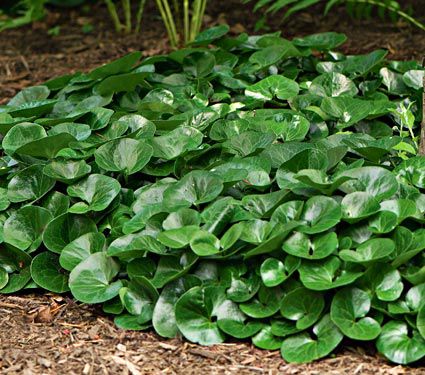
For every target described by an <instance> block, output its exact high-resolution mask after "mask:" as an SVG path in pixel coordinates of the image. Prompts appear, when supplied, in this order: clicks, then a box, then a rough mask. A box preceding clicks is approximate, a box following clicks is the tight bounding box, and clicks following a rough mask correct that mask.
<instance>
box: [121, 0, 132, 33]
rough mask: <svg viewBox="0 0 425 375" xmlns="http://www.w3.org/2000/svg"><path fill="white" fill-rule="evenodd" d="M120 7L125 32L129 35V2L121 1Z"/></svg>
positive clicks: (127, 0) (128, 0)
mask: <svg viewBox="0 0 425 375" xmlns="http://www.w3.org/2000/svg"><path fill="white" fill-rule="evenodd" d="M122 7H123V9H124V19H125V32H126V33H127V34H129V33H131V5H130V0H122Z"/></svg>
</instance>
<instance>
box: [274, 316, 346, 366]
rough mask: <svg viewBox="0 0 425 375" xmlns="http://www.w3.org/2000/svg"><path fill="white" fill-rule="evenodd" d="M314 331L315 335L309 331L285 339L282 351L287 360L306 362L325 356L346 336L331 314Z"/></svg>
mask: <svg viewBox="0 0 425 375" xmlns="http://www.w3.org/2000/svg"><path fill="white" fill-rule="evenodd" d="M312 331H313V334H314V336H313V337H311V335H310V334H309V333H300V334H297V335H294V336H291V337H288V338H287V339H285V340H284V341H283V343H282V347H281V353H282V357H283V359H284V360H285V361H287V362H290V363H305V362H310V361H314V360H316V359H319V358H323V357H325V356H327V355H328V354H329V353H330V352H332V351H333V350H334V349H335V348H336V347H337V346H338V345H339V343H340V342H341V341H342V338H343V337H344V336H343V334H342V333H341V332H340V331H339V329H338V328H337V327H336V326H335V325H334V324H333V323H332V321H331V319H330V317H329V315H325V316H324V317H323V318H322V319H321V320H320V321H319V322H318V323H317V324H316V325H315V326H314V327H313V330H312Z"/></svg>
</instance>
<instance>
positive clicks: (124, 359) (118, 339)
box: [0, 294, 425, 375]
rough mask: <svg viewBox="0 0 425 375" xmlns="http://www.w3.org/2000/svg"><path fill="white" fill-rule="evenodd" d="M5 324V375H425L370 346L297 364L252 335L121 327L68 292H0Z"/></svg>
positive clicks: (1, 369)
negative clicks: (201, 336)
mask: <svg viewBox="0 0 425 375" xmlns="http://www.w3.org/2000/svg"><path fill="white" fill-rule="evenodd" d="M0 327H1V329H0V373H1V374H24V375H32V374H67V375H72V374H84V375H90V374H96V375H97V374H131V375H139V374H185V375H190V374H205V375H207V374H300V375H301V374H302V375H319V374H334V375H340V374H347V375H348V374H349V375H357V374H359V375H361V374H364V375H369V374H370V375H378V374H380V375H383V374H385V375H401V374H406V375H407V374H408V375H419V374H425V368H424V367H422V368H421V367H417V368H409V367H402V366H392V365H390V364H388V363H387V362H386V361H385V360H384V359H383V358H381V357H379V356H378V355H370V354H365V350H366V349H365V348H357V347H350V346H348V347H347V346H345V347H344V349H341V351H340V352H338V353H337V354H336V355H335V356H333V357H331V358H327V359H324V360H321V361H318V362H315V363H313V364H306V365H295V364H287V363H285V362H284V361H283V360H282V358H281V357H280V354H279V352H277V351H274V352H269V351H262V350H259V349H256V348H254V347H253V346H252V345H251V344H250V343H248V342H246V343H228V344H222V345H216V346H212V347H200V346H197V345H193V344H190V343H188V342H186V341H184V340H181V339H173V340H165V339H162V338H160V337H158V336H157V335H155V334H154V333H152V332H131V331H122V330H120V329H117V328H116V327H115V326H114V323H113V322H112V321H111V320H110V318H108V317H105V316H104V315H103V314H101V313H100V311H97V310H96V307H93V306H87V305H82V304H78V303H76V302H75V301H73V300H72V299H70V298H68V297H67V296H56V295H37V294H32V295H19V296H0ZM368 353H369V350H368Z"/></svg>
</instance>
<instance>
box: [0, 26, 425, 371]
mask: <svg viewBox="0 0 425 375" xmlns="http://www.w3.org/2000/svg"><path fill="white" fill-rule="evenodd" d="M227 32H228V28H227V27H226V26H218V27H215V28H213V29H209V30H206V31H204V32H203V33H201V34H200V35H199V36H198V37H197V39H196V41H195V43H193V44H192V46H191V47H190V48H187V49H184V50H178V51H175V52H172V53H170V54H169V55H163V56H156V57H150V58H146V59H144V60H141V61H140V59H141V53H139V52H134V53H132V54H130V55H127V56H125V57H123V58H121V59H119V60H116V61H114V62H112V63H110V64H108V65H105V66H102V67H99V68H97V69H95V70H93V71H92V72H90V73H88V74H81V73H77V74H73V75H68V76H64V77H60V78H57V79H53V80H50V81H48V82H46V83H45V84H44V85H41V86H36V87H31V88H27V89H25V90H23V91H22V92H20V93H19V94H18V95H16V96H15V97H14V98H13V99H12V100H11V101H10V102H9V103H8V105H6V106H2V107H0V132H1V134H2V146H1V147H2V151H1V152H2V156H1V159H0V163H1V166H0V173H1V178H0V181H1V185H0V210H1V212H0V220H1V226H0V228H1V236H0V239H1V242H2V244H1V245H0V246H1V247H0V292H2V293H14V292H17V291H19V290H22V289H31V288H41V289H45V290H48V291H52V292H55V293H65V292H68V291H70V292H71V293H72V295H73V296H74V297H75V298H76V299H77V300H79V301H82V302H85V303H103V309H104V311H105V312H107V313H110V314H114V315H115V322H116V324H117V326H119V327H121V328H124V329H134V330H143V329H148V328H150V327H153V328H154V330H155V331H156V332H157V333H158V334H159V335H161V336H163V337H174V336H176V335H182V336H184V337H185V338H186V339H188V340H190V341H192V342H196V343H199V344H202V345H211V344H216V343H221V342H223V341H225V340H226V338H229V337H234V338H237V339H244V340H246V339H249V340H252V342H253V343H254V344H255V345H256V346H257V347H259V348H264V349H269V350H277V349H280V350H281V353H282V356H283V358H284V359H285V360H287V361H289V362H308V361H312V360H315V359H318V358H321V357H324V356H327V355H328V354H330V353H331V352H332V351H334V350H335V348H337V347H338V346H339V345H340V344H341V343H342V341H343V340H344V337H346V338H348V339H351V340H357V341H374V342H375V343H376V347H377V349H378V351H379V352H381V353H382V354H383V355H384V356H386V357H387V358H388V359H389V360H391V361H393V362H396V363H401V364H407V363H412V362H416V361H418V360H420V359H422V358H423V357H424V356H425V339H424V337H425V254H424V251H423V250H424V248H425V228H424V225H423V224H424V222H425V218H424V212H425V194H424V189H425V158H424V157H420V156H416V151H417V143H418V139H417V134H418V133H419V129H418V124H419V118H420V116H421V109H420V108H419V106H418V103H421V87H422V77H423V74H424V73H423V70H422V69H421V67H420V66H419V65H418V64H417V63H416V62H390V61H386V60H385V57H386V52H385V51H383V50H378V51H374V52H371V53H369V54H366V55H362V56H344V55H342V54H341V53H337V52H330V51H333V50H334V49H335V48H337V47H338V46H339V45H341V44H342V43H343V42H344V41H345V39H346V38H345V36H344V35H341V34H337V33H324V34H318V35H312V36H308V37H304V38H297V39H294V40H292V41H288V40H285V39H283V38H281V37H280V36H279V34H268V35H263V36H251V37H249V36H247V35H245V34H242V35H239V36H238V37H235V38H231V37H228V36H227ZM207 46H208V48H207ZM342 345H343V344H342Z"/></svg>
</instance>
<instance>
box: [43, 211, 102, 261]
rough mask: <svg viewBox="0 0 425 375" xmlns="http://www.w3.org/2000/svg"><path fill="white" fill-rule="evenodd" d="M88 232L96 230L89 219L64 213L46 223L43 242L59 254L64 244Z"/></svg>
mask: <svg viewBox="0 0 425 375" xmlns="http://www.w3.org/2000/svg"><path fill="white" fill-rule="evenodd" d="M89 232H97V227H96V224H95V223H94V222H93V221H92V220H91V219H89V218H88V217H86V216H81V215H74V214H70V213H65V214H62V215H60V216H58V217H56V218H54V219H53V220H52V221H50V222H49V224H47V227H46V229H45V231H44V233H43V242H44V245H45V246H46V247H47V248H48V249H49V250H50V251H53V252H54V253H58V254H60V253H61V251H62V250H63V248H64V247H65V246H66V245H68V244H69V243H70V242H72V241H74V240H75V239H76V238H78V237H80V236H82V235H83V234H86V233H89Z"/></svg>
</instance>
